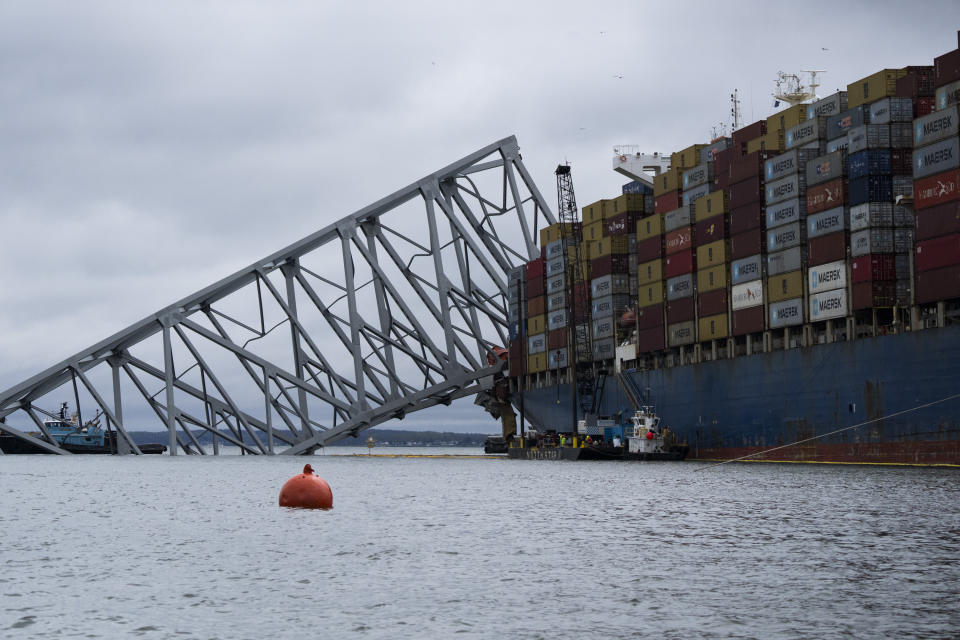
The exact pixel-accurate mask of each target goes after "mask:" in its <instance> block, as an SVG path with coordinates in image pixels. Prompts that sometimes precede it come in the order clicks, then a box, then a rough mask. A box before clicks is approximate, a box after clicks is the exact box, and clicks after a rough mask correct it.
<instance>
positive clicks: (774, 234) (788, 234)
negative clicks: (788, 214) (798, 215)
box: [767, 222, 807, 253]
mask: <svg viewBox="0 0 960 640" xmlns="http://www.w3.org/2000/svg"><path fill="white" fill-rule="evenodd" d="M806 240H807V236H806V228H805V227H804V226H802V225H801V224H800V223H799V222H791V223H790V224H787V225H784V226H782V227H777V228H775V229H770V230H769V231H767V253H771V252H774V251H785V250H786V249H790V248H792V247H799V246H800V244H801V243H803V242H806Z"/></svg>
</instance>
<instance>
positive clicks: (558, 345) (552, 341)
mask: <svg viewBox="0 0 960 640" xmlns="http://www.w3.org/2000/svg"><path fill="white" fill-rule="evenodd" d="M547 345H548V346H549V348H551V349H563V348H564V347H566V346H567V329H566V327H564V328H563V329H554V330H553V331H548V332H547Z"/></svg>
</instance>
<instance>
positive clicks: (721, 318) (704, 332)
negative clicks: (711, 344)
mask: <svg viewBox="0 0 960 640" xmlns="http://www.w3.org/2000/svg"><path fill="white" fill-rule="evenodd" d="M697 329H698V330H699V331H698V333H697V340H699V341H700V342H703V341H704V340H717V339H719V338H726V337H727V314H725V313H721V314H719V315H715V316H707V317H706V318H700V322H699V323H698V326H697Z"/></svg>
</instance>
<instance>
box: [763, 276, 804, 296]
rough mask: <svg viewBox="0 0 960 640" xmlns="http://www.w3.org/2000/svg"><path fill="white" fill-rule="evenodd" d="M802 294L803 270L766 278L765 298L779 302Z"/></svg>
mask: <svg viewBox="0 0 960 640" xmlns="http://www.w3.org/2000/svg"><path fill="white" fill-rule="evenodd" d="M802 295H803V271H802V270H800V271H791V272H790V273H781V274H778V275H775V276H770V277H768V278H767V299H768V300H769V301H770V302H781V301H783V300H788V299H789V298H798V297H800V296H802Z"/></svg>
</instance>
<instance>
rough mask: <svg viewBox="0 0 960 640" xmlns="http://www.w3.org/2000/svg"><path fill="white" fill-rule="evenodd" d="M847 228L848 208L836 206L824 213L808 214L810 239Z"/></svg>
mask: <svg viewBox="0 0 960 640" xmlns="http://www.w3.org/2000/svg"><path fill="white" fill-rule="evenodd" d="M846 228H847V209H846V208H845V207H834V208H833V209H828V210H827V211H824V212H823V213H815V214H812V215H809V216H807V237H808V238H810V239H813V238H818V237H820V236H825V235H828V234H831V233H836V232H837V231H843V230H844V229H846Z"/></svg>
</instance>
